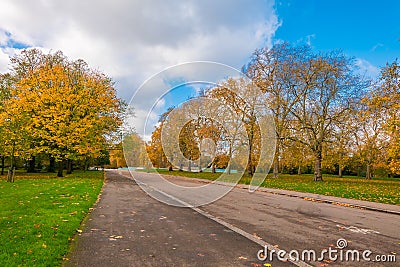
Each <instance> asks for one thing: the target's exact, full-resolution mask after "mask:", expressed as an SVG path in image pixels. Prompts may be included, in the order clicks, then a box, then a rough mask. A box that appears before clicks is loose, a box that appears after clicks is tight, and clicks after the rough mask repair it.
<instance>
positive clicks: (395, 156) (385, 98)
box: [371, 61, 400, 174]
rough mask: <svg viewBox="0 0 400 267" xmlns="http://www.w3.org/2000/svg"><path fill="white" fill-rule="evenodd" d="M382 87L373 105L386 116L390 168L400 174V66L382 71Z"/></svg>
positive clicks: (385, 125)
mask: <svg viewBox="0 0 400 267" xmlns="http://www.w3.org/2000/svg"><path fill="white" fill-rule="evenodd" d="M380 81H381V83H380V85H379V86H378V87H377V90H376V91H375V92H374V93H375V95H374V97H373V98H372V101H371V105H373V106H377V107H379V108H380V109H381V111H382V113H383V114H384V116H385V123H384V129H385V131H386V133H387V135H388V136H389V145H388V150H387V155H388V160H389V168H390V170H391V172H392V173H394V174H400V64H399V62H397V61H395V62H393V63H391V64H387V66H386V67H384V68H383V69H382V72H381V77H380Z"/></svg>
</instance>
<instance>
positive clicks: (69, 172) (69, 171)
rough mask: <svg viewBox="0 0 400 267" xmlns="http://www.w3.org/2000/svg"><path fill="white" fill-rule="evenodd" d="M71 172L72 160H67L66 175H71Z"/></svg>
mask: <svg viewBox="0 0 400 267" xmlns="http://www.w3.org/2000/svg"><path fill="white" fill-rule="evenodd" d="M72 171H73V166H72V160H71V159H68V160H67V174H71V173H72Z"/></svg>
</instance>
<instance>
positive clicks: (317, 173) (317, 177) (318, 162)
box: [314, 150, 322, 181]
mask: <svg viewBox="0 0 400 267" xmlns="http://www.w3.org/2000/svg"><path fill="white" fill-rule="evenodd" d="M321 169H322V151H321V150H318V151H316V153H315V169H314V181H322V171H321Z"/></svg>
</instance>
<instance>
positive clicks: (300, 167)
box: [297, 164, 301, 175]
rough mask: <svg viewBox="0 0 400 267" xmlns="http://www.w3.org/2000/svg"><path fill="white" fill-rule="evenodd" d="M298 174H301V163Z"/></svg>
mask: <svg viewBox="0 0 400 267" xmlns="http://www.w3.org/2000/svg"><path fill="white" fill-rule="evenodd" d="M297 174H298V175H301V165H300V164H299V168H298V169H297Z"/></svg>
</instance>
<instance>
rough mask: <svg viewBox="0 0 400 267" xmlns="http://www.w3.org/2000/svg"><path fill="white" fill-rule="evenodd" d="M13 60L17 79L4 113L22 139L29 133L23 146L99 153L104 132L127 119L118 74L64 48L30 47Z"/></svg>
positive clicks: (65, 153)
mask: <svg viewBox="0 0 400 267" xmlns="http://www.w3.org/2000/svg"><path fill="white" fill-rule="evenodd" d="M13 62H14V70H13V71H14V73H15V75H16V76H15V81H14V83H13V84H12V86H11V87H10V88H11V90H10V93H11V97H10V98H9V99H7V100H6V101H5V102H4V104H5V106H7V112H6V113H5V114H1V112H0V118H2V117H4V118H5V119H8V121H9V123H8V124H9V125H8V127H6V128H7V129H13V133H14V138H15V139H16V140H18V138H19V139H22V138H21V134H22V133H24V136H25V137H26V138H25V139H27V140H28V141H29V144H25V145H24V146H21V147H20V148H18V149H17V151H21V150H26V151H27V152H28V153H29V154H31V155H32V154H37V153H41V152H46V153H48V154H50V155H51V156H52V157H54V158H56V159H57V160H61V159H63V158H71V159H74V158H76V157H78V156H80V155H90V156H93V157H96V156H99V155H100V151H101V150H102V149H103V147H104V141H105V138H104V135H106V134H111V132H112V131H115V130H116V129H117V127H118V126H119V125H120V124H121V120H120V118H119V114H121V113H122V107H121V106H120V100H119V99H118V98H117V97H116V95H115V90H114V88H113V87H112V84H113V83H112V80H111V79H110V78H108V77H107V76H105V75H104V74H102V73H100V72H98V71H93V70H91V69H89V68H88V67H87V65H86V63H85V62H83V61H82V60H78V61H69V60H67V59H66V58H65V57H64V56H63V54H62V53H61V52H56V53H54V54H49V55H44V54H42V53H41V52H40V51H35V50H32V51H24V52H23V53H22V55H20V56H16V57H15V58H14V59H13ZM32 62H33V63H32ZM0 111H1V110H0ZM3 121H4V120H3ZM11 122H13V123H14V124H17V125H15V127H9V126H12V125H10V124H11Z"/></svg>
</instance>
